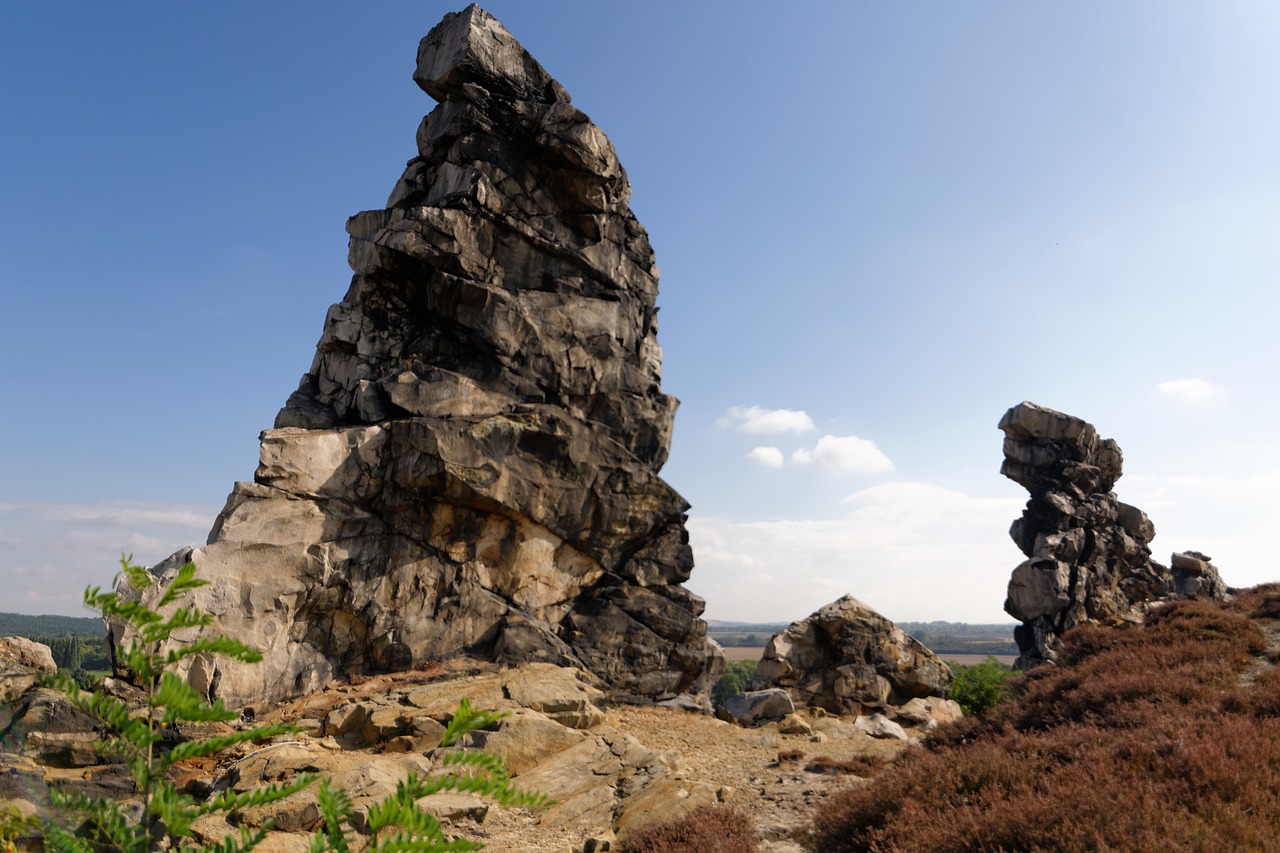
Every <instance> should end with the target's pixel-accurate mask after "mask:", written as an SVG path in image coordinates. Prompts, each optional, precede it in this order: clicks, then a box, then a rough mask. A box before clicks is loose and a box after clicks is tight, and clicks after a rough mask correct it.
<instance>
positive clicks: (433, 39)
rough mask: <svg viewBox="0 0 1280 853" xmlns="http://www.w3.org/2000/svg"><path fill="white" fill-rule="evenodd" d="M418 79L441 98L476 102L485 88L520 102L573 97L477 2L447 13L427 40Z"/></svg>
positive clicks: (420, 52)
mask: <svg viewBox="0 0 1280 853" xmlns="http://www.w3.org/2000/svg"><path fill="white" fill-rule="evenodd" d="M413 80H414V82H415V83H417V84H418V85H419V86H421V87H422V90H423V91H424V92H426V93H427V94H428V95H430V96H431V97H433V98H435V99H436V100H437V101H446V100H476V99H477V98H476V96H477V95H478V94H481V92H480V91H479V90H483V95H485V96H492V95H499V96H502V97H509V98H513V99H515V100H519V101H542V102H544V103H548V104H551V103H555V102H556V101H565V102H567V101H568V100H569V93H568V92H566V91H565V90H564V87H563V86H561V85H560V84H559V83H557V82H556V81H555V80H553V79H552V78H551V75H550V74H548V73H547V72H546V70H545V69H543V67H542V66H541V65H539V64H538V61H537V60H536V59H534V58H533V57H532V56H530V55H529V53H528V51H526V50H525V49H524V48H523V47H521V46H520V43H519V42H518V41H516V40H515V37H514V36H512V35H511V33H509V32H507V29H506V27H504V26H502V24H501V23H499V22H498V19H497V18H495V17H493V16H492V15H490V14H489V13H488V12H486V11H485V10H483V9H481V8H480V7H479V6H478V5H476V4H475V3H472V4H471V5H470V6H468V7H467V8H466V9H463V10H462V11H461V12H450V13H449V14H447V15H445V16H444V19H443V20H442V21H440V23H439V24H437V25H436V26H435V27H434V28H433V29H432V30H431V32H430V33H428V34H427V36H426V37H425V38H423V39H422V41H421V43H419V45H418V68H417V70H416V71H415V72H414V74H413ZM475 87H479V90H477V89H476V88H475Z"/></svg>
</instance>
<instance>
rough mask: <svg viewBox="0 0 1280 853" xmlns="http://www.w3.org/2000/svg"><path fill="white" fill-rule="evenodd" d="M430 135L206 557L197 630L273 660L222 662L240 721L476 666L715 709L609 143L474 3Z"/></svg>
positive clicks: (363, 242)
mask: <svg viewBox="0 0 1280 853" xmlns="http://www.w3.org/2000/svg"><path fill="white" fill-rule="evenodd" d="M414 80H415V81H416V82H417V83H418V84H419V85H420V86H421V87H422V88H423V89H424V90H425V91H426V92H427V93H428V94H429V95H431V96H432V97H434V98H435V99H436V100H438V101H439V105H438V106H437V107H436V108H435V109H434V110H432V112H431V113H430V115H428V116H427V117H426V118H425V119H424V120H423V122H422V125H421V127H420V128H419V131H418V135H417V143H418V156H416V157H415V158H413V159H412V160H411V161H409V164H408V166H407V167H406V169H405V171H404V174H403V176H402V177H401V178H400V180H399V182H398V183H397V184H396V186H395V188H394V190H393V191H392V193H391V197H390V199H389V200H388V203H387V208H386V209H384V210H376V211H366V212H364V213H360V214H357V215H356V216H354V217H352V218H351V220H350V221H349V222H348V223H347V231H348V233H349V234H350V235H351V240H350V252H349V259H350V263H351V266H352V268H353V269H354V271H355V277H354V279H353V280H352V283H351V287H350V289H349V290H348V292H347V295H346V297H345V298H344V299H343V300H342V301H341V302H340V303H338V304H337V305H334V306H333V307H332V308H330V309H329V313H328V317H327V318H326V320H325V326H324V332H323V335H322V336H321V339H320V342H319V345H318V346H317V349H316V355H315V359H314V361H313V362H312V366H311V369H310V371H309V372H308V373H307V374H306V375H305V376H304V377H303V379H302V382H301V384H300V386H299V388H298V390H297V391H296V392H294V394H293V395H292V396H291V397H290V398H289V400H288V403H287V404H286V405H285V407H284V408H283V409H282V410H281V412H280V414H279V415H278V417H277V418H276V424H275V428H274V429H270V430H267V431H266V432H264V433H263V435H262V449H261V464H260V466H259V468H258V470H257V472H256V474H255V477H254V482H252V483H237V484H236V486H235V489H234V491H233V492H232V494H231V496H230V498H229V500H228V502H227V506H226V508H225V509H224V510H223V512H222V514H221V515H220V516H219V517H218V520H217V521H216V523H215V525H214V528H213V531H212V533H211V534H210V539H209V545H208V547H207V548H204V549H200V550H196V551H194V552H191V553H190V554H181V555H175V558H174V559H172V560H171V561H170V565H168V566H162V567H161V570H165V569H171V568H172V567H173V565H175V564H177V563H180V562H181V561H182V560H184V559H187V558H188V557H189V558H190V559H192V560H194V562H195V563H196V564H197V565H198V567H199V569H200V573H201V576H202V577H204V578H206V579H208V580H211V581H212V584H211V585H210V586H209V587H206V588H204V589H201V590H199V591H198V594H197V599H196V603H197V606H200V607H204V608H207V609H209V610H211V611H212V612H213V613H214V614H215V615H216V617H217V623H216V625H215V628H216V630H218V631H221V632H225V633H229V634H232V635H233V636H236V637H238V638H240V639H242V640H245V641H246V642H248V643H249V644H250V645H252V646H255V647H257V648H259V649H261V650H262V652H263V653H264V655H265V661H264V662H263V663H262V664H261V665H258V666H252V667H241V666H232V665H228V664H225V663H219V662H214V661H205V660H198V661H196V663H195V665H194V666H193V667H192V669H191V670H190V672H189V676H190V678H191V679H192V681H193V683H196V684H198V685H201V686H203V687H204V688H206V689H207V690H208V691H209V692H210V693H211V694H213V695H217V696H219V697H222V698H224V699H226V700H227V701H228V702H230V703H233V704H243V703H246V702H252V701H258V700H271V699H278V698H281V697H284V696H288V695H294V694H298V693H302V692H305V691H309V690H313V689H315V688H318V687H320V686H322V685H324V684H325V683H327V682H328V681H330V680H331V679H333V678H334V677H335V676H338V675H340V674H344V673H352V672H357V673H366V672H373V671H388V670H394V669H403V668H408V667H410V666H413V665H414V664H416V663H418V662H421V661H423V660H426V659H431V658H438V657H445V656H449V655H453V654H457V653H460V652H464V651H465V652H467V653H469V654H473V655H483V656H488V657H492V658H494V659H502V660H510V661H527V660H546V661H551V662H556V663H561V664H566V665H573V666H581V667H583V668H585V669H587V670H590V671H591V672H593V673H594V674H595V675H597V676H598V677H600V678H601V679H602V681H603V683H604V684H605V685H606V686H607V687H609V688H610V689H611V690H613V691H614V692H617V693H628V694H636V695H642V696H651V697H661V696H665V695H671V694H680V693H698V692H701V691H704V690H706V689H707V688H708V687H709V685H710V684H711V683H713V682H714V679H715V678H716V677H717V675H718V672H719V669H720V667H721V666H722V658H721V656H720V653H719V650H718V647H716V646H715V645H714V644H713V643H710V642H709V641H708V640H707V639H706V637H705V633H706V626H705V624H704V623H703V621H702V620H701V618H700V615H701V613H702V609H703V602H702V600H701V599H699V598H698V597H697V596H695V595H693V594H692V593H690V592H688V591H687V590H685V589H684V588H683V587H682V586H680V584H681V583H682V582H683V581H685V580H686V579H687V578H688V577H689V573H690V571H691V570H692V568H693V556H692V553H691V551H690V548H689V545H688V535H687V533H686V531H685V526H684V522H685V511H686V509H687V508H688V505H687V504H686V503H685V501H684V500H683V499H682V498H681V497H680V496H679V495H678V494H677V493H676V492H675V491H673V490H672V489H671V488H670V487H669V486H668V485H667V484H666V483H664V482H663V481H662V480H661V479H659V477H658V471H659V469H660V468H661V466H662V464H663V462H664V461H665V459H666V457H667V452H668V449H669V445H670V438H671V426H672V418H673V416H674V413H675V408H676V401H675V400H674V399H673V398H671V397H669V396H667V395H665V394H663V393H662V390H661V388H660V387H659V365H660V361H661V350H660V348H659V347H658V343H657V308H656V307H655V299H656V297H657V292H658V268H657V266H656V265H655V263H654V256H653V251H652V249H651V248H650V246H649V241H648V238H647V236H646V234H645V231H644V228H643V227H641V225H640V223H639V222H638V221H637V220H636V218H635V216H634V215H633V214H632V213H631V210H630V209H629V207H628V200H629V197H630V186H629V184H628V182H627V177H626V173H625V172H624V171H623V169H622V166H621V165H620V164H619V162H618V158H617V156H616V155H615V153H614V149H613V146H612V144H611V143H610V142H609V140H608V139H607V138H606V137H605V135H604V134H603V133H602V132H601V131H600V129H599V128H597V127H596V126H595V125H593V124H592V123H591V121H590V120H589V119H588V118H587V116H586V115H584V114H583V113H582V112H581V111H580V110H578V109H577V108H576V107H574V106H573V105H572V104H571V103H570V100H569V96H568V94H567V93H566V92H565V91H564V89H563V88H562V87H561V86H560V85H559V84H558V83H557V82H556V81H555V80H553V79H552V78H551V77H550V76H549V75H548V74H547V73H546V71H544V70H543V69H542V67H541V66H540V65H538V63H537V62H536V61H534V59H533V58H532V57H531V56H529V54H528V53H526V52H525V51H524V49H523V48H521V47H520V45H519V44H518V43H517V42H516V41H515V39H514V38H513V37H512V36H511V35H510V34H509V33H508V32H507V31H506V30H505V29H503V27H502V25H501V24H499V23H498V22H497V21H496V20H495V19H494V18H492V17H491V16H489V15H488V14H487V13H485V12H484V11H482V10H481V9H479V8H478V7H476V6H471V7H469V8H468V9H466V10H465V11H463V12H461V13H454V14H450V15H447V16H445V18H444V20H443V21H442V22H441V23H440V24H439V25H438V26H437V27H436V28H435V29H433V30H432V31H431V33H430V34H428V35H427V37H426V38H425V39H423V41H422V44H421V46H420V47H419V52H418V66H417V71H416V73H415V74H414Z"/></svg>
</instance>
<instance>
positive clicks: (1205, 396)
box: [1156, 379, 1227, 403]
mask: <svg viewBox="0 0 1280 853" xmlns="http://www.w3.org/2000/svg"><path fill="white" fill-rule="evenodd" d="M1156 390H1157V391H1159V392H1160V393H1161V394H1163V395H1165V396H1166V397H1173V398H1175V399H1177V400H1181V401H1183V402H1184V403H1204V402H1207V401H1209V400H1216V399H1217V398H1219V397H1221V396H1223V395H1224V394H1226V393H1227V389H1226V388H1223V387H1222V386H1221V385H1214V384H1213V383H1212V382H1208V381H1206V380H1204V379H1170V380H1169V381H1167V382H1160V383H1158V384H1157V385H1156Z"/></svg>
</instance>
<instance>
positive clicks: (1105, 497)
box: [1000, 402, 1226, 669]
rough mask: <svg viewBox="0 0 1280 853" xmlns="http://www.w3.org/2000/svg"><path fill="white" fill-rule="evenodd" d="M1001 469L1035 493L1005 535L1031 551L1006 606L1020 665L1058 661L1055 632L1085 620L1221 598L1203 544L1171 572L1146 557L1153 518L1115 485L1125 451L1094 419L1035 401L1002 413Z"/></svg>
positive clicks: (1221, 587) (1128, 616) (1122, 617)
mask: <svg viewBox="0 0 1280 853" xmlns="http://www.w3.org/2000/svg"><path fill="white" fill-rule="evenodd" d="M1000 429H1001V430H1002V431H1003V432H1004V434H1005V439H1004V463H1003V464H1002V465H1001V468H1000V473H1002V474H1004V475H1005V476H1006V477H1008V478H1009V479H1011V480H1013V481H1014V482H1016V483H1018V484H1020V485H1022V486H1024V487H1025V488H1026V489H1027V490H1028V491H1029V492H1030V493H1031V498H1030V500H1028V501H1027V506H1026V509H1025V510H1024V511H1023V513H1022V517H1021V518H1019V519H1018V520H1017V521H1015V522H1014V523H1013V526H1012V527H1011V528H1010V530H1009V535H1010V537H1012V538H1013V541H1014V542H1015V543H1016V544H1017V546H1018V548H1019V549H1020V550H1021V551H1022V553H1023V554H1025V555H1026V557H1027V559H1026V560H1025V561H1023V562H1022V563H1020V564H1019V565H1018V566H1017V567H1016V568H1014V570H1013V575H1012V577H1011V578H1010V580H1009V593H1008V597H1007V599H1006V600H1005V605H1004V607H1005V611H1006V612H1007V613H1009V615H1011V616H1013V617H1014V618H1016V619H1018V620H1020V621H1021V622H1022V624H1021V625H1020V626H1018V628H1017V629H1015V632H1014V637H1015V639H1016V640H1017V642H1018V650H1019V652H1020V654H1019V657H1018V662H1017V665H1018V666H1019V667H1021V668H1023V669H1029V668H1031V667H1034V666H1037V665H1038V664H1041V663H1052V662H1053V661H1054V660H1056V659H1057V655H1058V648H1059V646H1060V639H1059V638H1060V637H1061V636H1062V634H1063V633H1065V632H1066V631H1068V630H1070V629H1071V628H1073V627H1075V626H1076V625H1079V624H1081V623H1083V622H1087V621H1091V620H1096V621H1107V622H1117V621H1119V622H1123V621H1138V620H1140V619H1141V618H1142V614H1143V613H1144V612H1145V609H1146V608H1147V607H1148V606H1150V604H1151V603H1152V602H1155V601H1162V600H1167V599H1170V598H1176V597H1183V598H1188V597H1191V598H1211V599H1218V600H1220V599H1222V598H1224V597H1225V596H1226V585H1225V584H1224V583H1223V582H1222V580H1221V578H1220V577H1219V576H1218V572H1217V569H1216V568H1214V567H1213V566H1212V565H1211V564H1210V563H1209V561H1208V558H1207V557H1204V555H1202V554H1199V552H1194V551H1189V552H1186V553H1185V554H1182V555H1174V568H1173V570H1172V571H1171V570H1170V569H1168V568H1166V567H1165V566H1163V565H1161V564H1160V563H1157V562H1156V561H1154V560H1152V559H1151V549H1150V548H1149V547H1148V546H1149V544H1150V542H1151V540H1152V539H1153V538H1154V537H1155V534H1156V530H1155V525H1154V524H1152V523H1151V519H1150V518H1148V517H1147V514H1146V513H1144V512H1143V511H1142V510H1140V509H1138V508H1137V507H1134V506H1130V505H1129V504H1126V503H1122V502H1120V501H1119V500H1118V499H1117V498H1116V495H1115V492H1113V491H1111V489H1112V486H1114V485H1115V483H1116V481H1117V480H1118V479H1120V475H1121V473H1122V470H1123V460H1124V457H1123V455H1122V454H1121V452H1120V447H1119V445H1117V444H1116V442H1115V441H1114V440H1113V439H1109V438H1107V439H1104V438H1101V437H1100V436H1099V435H1098V431H1097V430H1096V429H1095V428H1094V427H1093V425H1092V424H1089V423H1086V422H1085V421H1083V420H1081V419H1080V418H1077V417H1073V416H1071V415H1066V414H1063V413H1062V412H1056V411H1054V410H1053V409H1048V408H1045V407H1043V406H1037V405H1035V404H1034V403H1027V402H1024V403H1020V404H1019V405H1017V406H1014V407H1013V408H1011V409H1009V411H1007V412H1005V414H1004V417H1002V418H1001V419H1000Z"/></svg>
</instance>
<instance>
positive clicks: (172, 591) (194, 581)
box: [155, 562, 209, 610]
mask: <svg viewBox="0 0 1280 853" xmlns="http://www.w3.org/2000/svg"><path fill="white" fill-rule="evenodd" d="M208 585H209V582H208V581H207V580H204V579H203V578H197V577H196V564H195V563H192V562H187V563H184V564H183V565H182V568H180V569H178V574H177V575H175V576H174V578H173V580H172V581H170V582H169V588H168V589H166V590H165V591H164V595H163V596H161V597H160V600H159V601H158V602H157V603H156V605H155V607H156V609H157V610H159V609H161V608H164V607H167V606H169V605H170V604H173V602H175V601H177V600H178V599H180V598H182V596H184V595H186V594H187V593H188V592H190V591H191V590H193V589H197V588H199V587H202V586H208Z"/></svg>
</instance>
